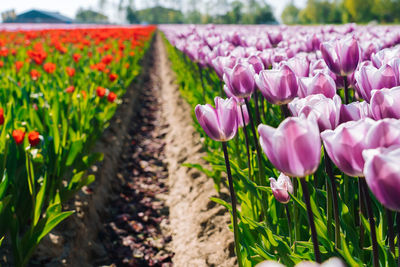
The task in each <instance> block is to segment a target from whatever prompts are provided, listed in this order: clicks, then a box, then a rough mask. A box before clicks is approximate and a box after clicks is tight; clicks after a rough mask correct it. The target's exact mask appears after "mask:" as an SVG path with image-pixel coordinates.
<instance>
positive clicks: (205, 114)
mask: <svg viewBox="0 0 400 267" xmlns="http://www.w3.org/2000/svg"><path fill="white" fill-rule="evenodd" d="M214 102H215V108H213V107H212V106H211V105H209V104H206V105H197V106H196V108H195V114H196V118H197V120H198V122H199V124H200V125H201V127H202V128H203V130H204V131H205V132H206V134H207V135H208V136H209V137H210V138H211V139H213V140H216V141H222V142H225V141H228V140H230V139H232V138H233V137H235V135H236V132H237V128H238V119H237V103H236V101H235V100H234V99H233V98H228V99H222V98H220V97H216V98H215V100H214Z"/></svg>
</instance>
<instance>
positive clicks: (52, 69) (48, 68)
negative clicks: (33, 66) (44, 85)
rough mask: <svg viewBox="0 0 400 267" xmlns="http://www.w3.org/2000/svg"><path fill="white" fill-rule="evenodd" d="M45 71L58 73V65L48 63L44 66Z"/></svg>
mask: <svg viewBox="0 0 400 267" xmlns="http://www.w3.org/2000/svg"><path fill="white" fill-rule="evenodd" d="M43 69H44V71H45V72H47V73H50V74H51V73H53V72H55V71H56V64H54V63H51V62H47V63H45V64H44V65H43Z"/></svg>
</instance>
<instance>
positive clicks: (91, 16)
mask: <svg viewBox="0 0 400 267" xmlns="http://www.w3.org/2000/svg"><path fill="white" fill-rule="evenodd" d="M75 20H76V21H78V22H79V23H108V17H107V16H106V15H103V14H101V13H99V12H96V11H93V10H90V9H82V8H80V9H79V10H78V12H77V13H76V15H75Z"/></svg>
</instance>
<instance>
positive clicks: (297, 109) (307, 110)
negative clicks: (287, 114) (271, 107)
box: [288, 94, 342, 132]
mask: <svg viewBox="0 0 400 267" xmlns="http://www.w3.org/2000/svg"><path fill="white" fill-rule="evenodd" d="M341 105H342V101H341V99H340V96H338V95H335V96H334V97H333V99H331V98H327V97H325V96H324V95H322V94H318V95H310V96H307V97H306V98H295V99H294V100H293V101H292V102H290V103H289V105H288V106H289V109H290V111H291V112H292V114H293V116H301V115H304V116H305V117H306V118H313V119H314V120H316V121H317V123H318V127H319V130H320V132H322V131H325V130H327V129H330V130H333V129H335V128H336V126H337V125H338V124H339V118H340V107H341Z"/></svg>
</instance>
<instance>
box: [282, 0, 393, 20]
mask: <svg viewBox="0 0 400 267" xmlns="http://www.w3.org/2000/svg"><path fill="white" fill-rule="evenodd" d="M281 19H282V22H283V23H285V24H325V23H332V24H339V23H349V22H356V23H369V22H371V21H376V22H378V23H398V22H400V0H308V1H307V4H306V6H305V7H304V8H299V7H297V6H296V5H295V4H294V1H293V0H292V1H291V2H290V3H289V4H288V5H286V7H285V9H284V10H283V12H282V14H281Z"/></svg>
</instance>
